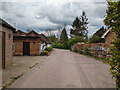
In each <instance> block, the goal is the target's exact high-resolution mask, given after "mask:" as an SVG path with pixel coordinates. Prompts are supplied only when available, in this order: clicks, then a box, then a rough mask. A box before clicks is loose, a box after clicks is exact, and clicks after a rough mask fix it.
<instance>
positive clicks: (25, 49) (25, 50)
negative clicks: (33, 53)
mask: <svg viewBox="0 0 120 90" xmlns="http://www.w3.org/2000/svg"><path fill="white" fill-rule="evenodd" d="M23 55H30V42H23Z"/></svg>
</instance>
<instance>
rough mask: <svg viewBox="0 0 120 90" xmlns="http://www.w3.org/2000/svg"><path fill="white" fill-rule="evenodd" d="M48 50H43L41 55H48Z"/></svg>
mask: <svg viewBox="0 0 120 90" xmlns="http://www.w3.org/2000/svg"><path fill="white" fill-rule="evenodd" d="M48 53H49V52H48V51H43V52H42V53H41V55H48Z"/></svg>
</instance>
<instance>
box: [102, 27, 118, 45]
mask: <svg viewBox="0 0 120 90" xmlns="http://www.w3.org/2000/svg"><path fill="white" fill-rule="evenodd" d="M101 38H105V43H106V44H108V45H111V43H112V42H113V40H114V39H115V38H116V34H115V32H113V31H111V29H108V30H107V31H106V32H105V33H104V34H103V35H102V37H101Z"/></svg>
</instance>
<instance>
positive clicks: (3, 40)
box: [2, 32, 5, 69]
mask: <svg viewBox="0 0 120 90" xmlns="http://www.w3.org/2000/svg"><path fill="white" fill-rule="evenodd" d="M2 69H5V32H2Z"/></svg>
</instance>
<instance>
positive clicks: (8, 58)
mask: <svg viewBox="0 0 120 90" xmlns="http://www.w3.org/2000/svg"><path fill="white" fill-rule="evenodd" d="M0 28H2V31H3V32H5V44H6V46H5V64H6V67H9V66H11V65H12V60H13V52H12V44H13V31H12V30H11V29H8V28H6V27H2V26H0ZM9 35H10V38H9Z"/></svg>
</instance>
